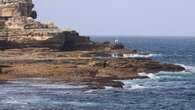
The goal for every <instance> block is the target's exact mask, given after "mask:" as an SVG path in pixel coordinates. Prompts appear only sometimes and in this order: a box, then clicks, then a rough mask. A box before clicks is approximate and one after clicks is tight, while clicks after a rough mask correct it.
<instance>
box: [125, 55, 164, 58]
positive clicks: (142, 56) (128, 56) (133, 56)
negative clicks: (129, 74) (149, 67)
mask: <svg viewBox="0 0 195 110" xmlns="http://www.w3.org/2000/svg"><path fill="white" fill-rule="evenodd" d="M158 56H162V55H161V54H123V57H124V58H151V57H158Z"/></svg>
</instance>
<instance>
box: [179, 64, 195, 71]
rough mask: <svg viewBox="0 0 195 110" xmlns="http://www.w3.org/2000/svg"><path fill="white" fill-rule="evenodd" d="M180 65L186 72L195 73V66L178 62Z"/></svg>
mask: <svg viewBox="0 0 195 110" xmlns="http://www.w3.org/2000/svg"><path fill="white" fill-rule="evenodd" d="M178 65H180V66H182V67H184V68H185V69H186V70H185V72H190V73H195V67H193V66H187V65H184V64H178Z"/></svg>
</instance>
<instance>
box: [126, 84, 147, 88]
mask: <svg viewBox="0 0 195 110" xmlns="http://www.w3.org/2000/svg"><path fill="white" fill-rule="evenodd" d="M144 88H146V87H144V86H141V85H139V84H135V85H131V88H130V89H144Z"/></svg>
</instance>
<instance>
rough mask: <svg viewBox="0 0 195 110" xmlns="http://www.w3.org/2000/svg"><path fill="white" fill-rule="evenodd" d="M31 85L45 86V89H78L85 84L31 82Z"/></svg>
mask: <svg viewBox="0 0 195 110" xmlns="http://www.w3.org/2000/svg"><path fill="white" fill-rule="evenodd" d="M31 86H33V87H40V88H47V89H61V88H63V89H77V88H78V89H80V88H85V87H86V86H75V85H68V84H31Z"/></svg>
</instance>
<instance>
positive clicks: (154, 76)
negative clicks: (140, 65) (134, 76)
mask: <svg viewBox="0 0 195 110" xmlns="http://www.w3.org/2000/svg"><path fill="white" fill-rule="evenodd" d="M138 75H139V76H144V77H145V76H146V77H148V78H150V79H154V80H155V79H159V77H158V76H157V75H155V74H153V73H138Z"/></svg>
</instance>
